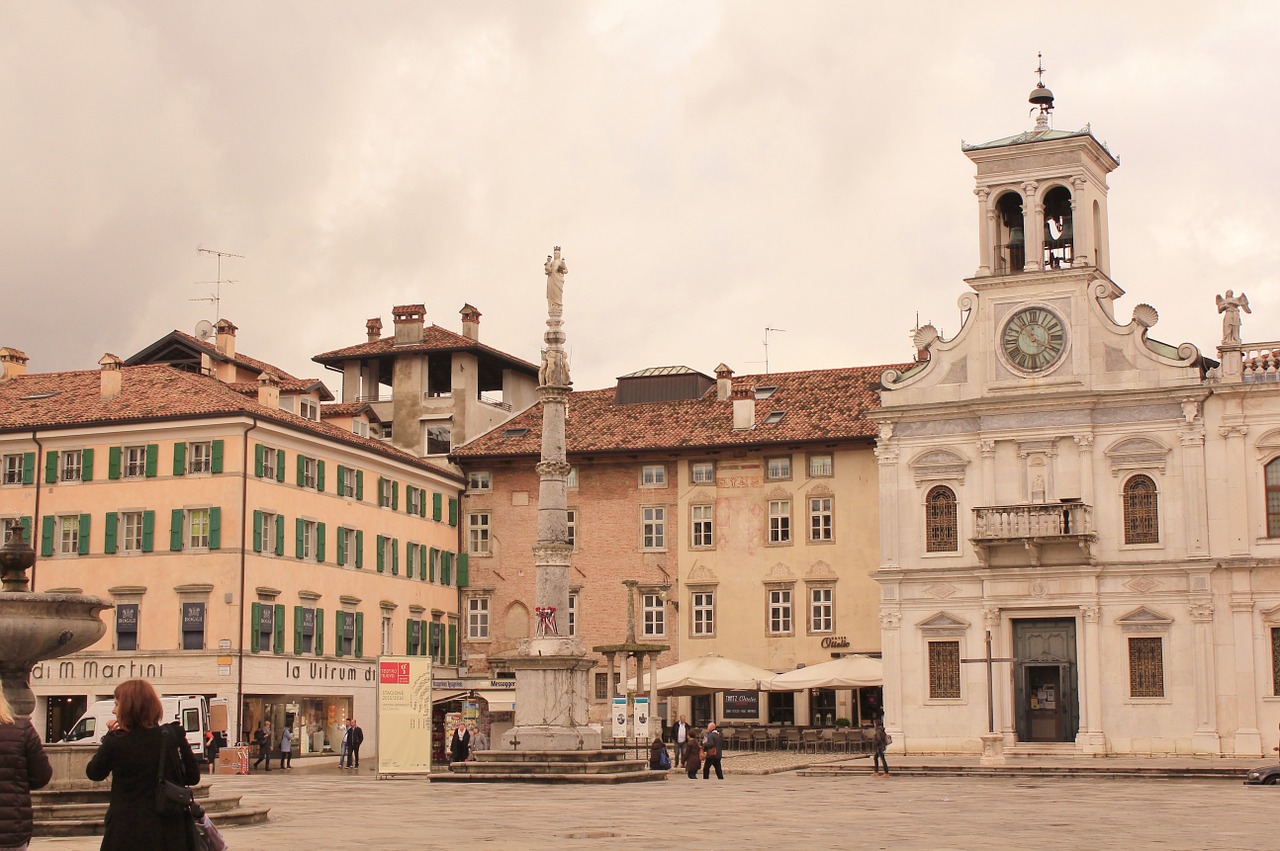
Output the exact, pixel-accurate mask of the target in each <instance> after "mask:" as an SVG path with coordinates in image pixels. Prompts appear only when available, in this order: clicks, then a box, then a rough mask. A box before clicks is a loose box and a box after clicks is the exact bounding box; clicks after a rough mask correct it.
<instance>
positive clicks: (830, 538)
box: [805, 494, 836, 544]
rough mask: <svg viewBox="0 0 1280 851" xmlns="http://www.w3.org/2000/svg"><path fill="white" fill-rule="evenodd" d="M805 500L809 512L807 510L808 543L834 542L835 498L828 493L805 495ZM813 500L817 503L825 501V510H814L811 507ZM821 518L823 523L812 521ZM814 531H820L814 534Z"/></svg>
mask: <svg viewBox="0 0 1280 851" xmlns="http://www.w3.org/2000/svg"><path fill="white" fill-rule="evenodd" d="M805 500H806V502H807V503H808V506H809V512H808V516H809V523H808V535H809V539H808V540H809V543H811V544H831V543H835V539H836V500H835V497H834V496H831V495H829V494H825V495H822V496H809V497H805ZM815 502H819V503H822V502H825V503H826V507H825V510H822V509H819V510H816V511H815V510H814V507H813V504H814V503H815ZM821 518H825V523H817V524H815V522H814V521H815V520H820V519H821ZM815 533H821V534H815Z"/></svg>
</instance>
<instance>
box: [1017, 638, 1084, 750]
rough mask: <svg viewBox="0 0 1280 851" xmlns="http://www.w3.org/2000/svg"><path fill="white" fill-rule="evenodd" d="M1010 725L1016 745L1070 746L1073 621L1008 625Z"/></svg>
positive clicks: (1074, 717) (1074, 715) (1074, 714)
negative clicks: (1010, 628)
mask: <svg viewBox="0 0 1280 851" xmlns="http://www.w3.org/2000/svg"><path fill="white" fill-rule="evenodd" d="M1013 656H1014V663H1013V677H1014V683H1013V684H1014V701H1015V703H1014V722H1015V724H1016V727H1017V733H1018V740H1019V741H1022V742H1074V741H1075V739H1076V732H1077V730H1078V728H1079V726H1080V702H1079V695H1078V690H1079V689H1078V683H1077V678H1076V672H1077V666H1076V622H1075V619H1074V618H1036V619H1023V620H1014V621H1013Z"/></svg>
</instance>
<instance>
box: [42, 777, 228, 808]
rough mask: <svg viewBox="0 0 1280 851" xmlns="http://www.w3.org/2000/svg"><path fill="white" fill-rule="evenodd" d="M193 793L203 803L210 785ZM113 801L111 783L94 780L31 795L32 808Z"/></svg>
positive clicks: (192, 790)
mask: <svg viewBox="0 0 1280 851" xmlns="http://www.w3.org/2000/svg"><path fill="white" fill-rule="evenodd" d="M190 788H191V793H192V795H194V796H195V798H196V800H199V801H203V800H204V799H205V798H208V797H209V789H210V788H211V787H210V786H209V784H208V783H205V782H203V781H201V782H200V784H199V785H197V786H192V787H190ZM110 800H111V783H110V782H102V783H95V782H94V781H92V780H74V781H71V782H70V783H69V784H65V783H64V784H63V785H60V786H58V787H56V788H52V789H51V788H49V787H45V788H44V789H40V790H37V791H35V792H32V793H31V804H32V806H37V807H38V806H41V805H43V806H54V805H58V804H102V806H103V807H105V806H106V805H107V802H108V801H110Z"/></svg>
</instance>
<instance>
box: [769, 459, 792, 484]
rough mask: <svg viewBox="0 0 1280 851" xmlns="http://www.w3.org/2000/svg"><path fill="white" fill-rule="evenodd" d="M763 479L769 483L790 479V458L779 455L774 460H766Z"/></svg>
mask: <svg viewBox="0 0 1280 851" xmlns="http://www.w3.org/2000/svg"><path fill="white" fill-rule="evenodd" d="M764 477H765V478H766V479H768V480H769V481H771V482H780V481H785V480H787V479H790V478H791V456H790V455H779V456H778V457H776V458H766V459H765V461H764Z"/></svg>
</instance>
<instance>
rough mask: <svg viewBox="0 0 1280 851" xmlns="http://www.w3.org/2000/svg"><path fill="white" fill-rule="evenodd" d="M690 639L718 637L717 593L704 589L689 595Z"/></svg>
mask: <svg viewBox="0 0 1280 851" xmlns="http://www.w3.org/2000/svg"><path fill="white" fill-rule="evenodd" d="M689 637H690V638H715V637H716V592H715V590H714V589H710V588H703V589H699V590H696V591H691V592H690V593H689Z"/></svg>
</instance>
